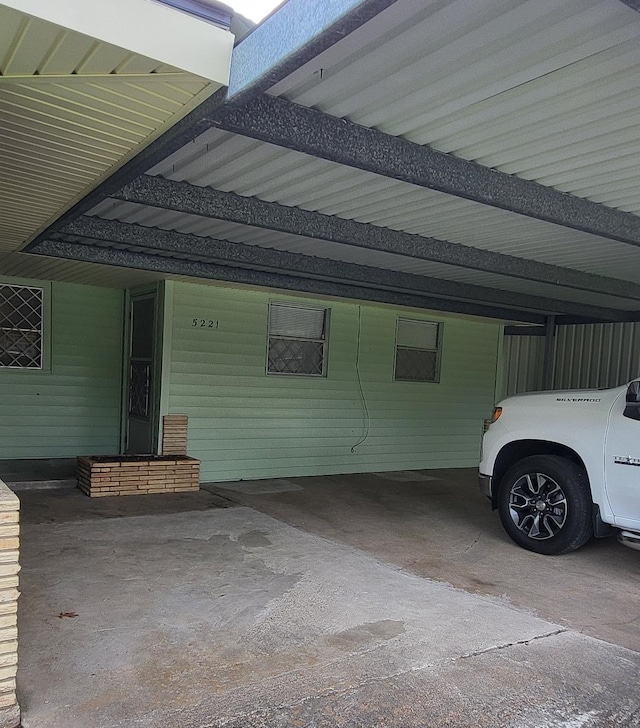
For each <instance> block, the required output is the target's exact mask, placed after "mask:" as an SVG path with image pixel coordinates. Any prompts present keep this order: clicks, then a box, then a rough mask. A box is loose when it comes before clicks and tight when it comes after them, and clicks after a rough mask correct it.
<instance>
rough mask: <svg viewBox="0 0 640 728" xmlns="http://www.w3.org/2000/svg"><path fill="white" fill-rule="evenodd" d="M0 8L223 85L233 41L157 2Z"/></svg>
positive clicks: (24, 2)
mask: <svg viewBox="0 0 640 728" xmlns="http://www.w3.org/2000/svg"><path fill="white" fill-rule="evenodd" d="M0 5H4V6H5V7H7V8H13V9H14V10H17V11H19V12H20V13H22V14H24V15H25V16H29V17H31V18H34V19H38V20H43V21H46V22H47V23H52V24H53V25H56V26H58V27H59V28H64V29H66V30H69V31H73V32H74V33H79V34H81V35H83V36H86V37H87V38H93V39H95V40H97V41H101V42H103V43H108V44H109V45H112V46H116V47H118V48H122V49H123V50H126V51H129V52H130V53H135V54H136V55H140V56H145V57H146V58H150V59H153V60H155V61H158V63H159V64H164V65H168V66H174V67H175V68H179V69H180V70H181V71H184V72H186V73H189V74H192V75H194V76H199V77H200V78H203V79H206V80H207V81H210V82H212V83H214V84H216V85H217V87H218V88H219V87H220V86H226V85H227V84H228V83H229V67H230V58H231V49H232V47H233V36H232V35H231V34H230V33H229V32H228V25H227V27H226V28H223V27H220V26H219V25H216V24H214V23H210V22H203V21H202V20H201V19H198V18H197V17H194V16H193V15H191V14H189V13H186V12H181V11H180V10H178V9H176V8H173V7H169V6H167V5H164V4H162V3H161V2H158V1H157V0H109V2H104V0H48V1H47V2H42V0H2V3H0Z"/></svg>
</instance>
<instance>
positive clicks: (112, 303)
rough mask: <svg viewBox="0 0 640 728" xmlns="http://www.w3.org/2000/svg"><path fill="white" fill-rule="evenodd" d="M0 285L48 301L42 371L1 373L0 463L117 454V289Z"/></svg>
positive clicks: (120, 302) (119, 373) (119, 324)
mask: <svg viewBox="0 0 640 728" xmlns="http://www.w3.org/2000/svg"><path fill="white" fill-rule="evenodd" d="M2 280H3V282H7V283H25V284H28V285H34V286H42V287H44V288H45V290H48V291H50V296H48V299H49V300H48V301H47V299H46V298H45V311H44V314H45V319H48V322H47V325H46V326H45V339H44V346H45V367H44V368H43V370H41V371H40V370H21V369H9V368H0V401H1V402H2V418H1V419H0V458H10V459H18V458H70V457H75V456H76V455H82V454H85V455H97V454H107V453H113V452H115V453H117V452H119V449H120V411H121V398H122V394H121V381H122V348H123V347H122V340H123V338H122V330H123V301H124V293H123V291H121V290H114V289H108V288H96V287H92V286H81V285H75V284H69V283H56V282H53V283H47V282H42V281H22V280H20V281H17V280H13V279H9V278H2Z"/></svg>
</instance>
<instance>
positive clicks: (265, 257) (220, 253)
mask: <svg viewBox="0 0 640 728" xmlns="http://www.w3.org/2000/svg"><path fill="white" fill-rule="evenodd" d="M60 233H61V234H62V235H65V236H66V235H68V236H73V237H75V236H78V237H82V238H89V239H91V240H101V241H107V242H111V243H116V244H118V245H124V246H127V247H129V248H133V247H135V248H140V249H142V251H143V252H144V251H154V252H156V253H158V252H160V253H172V254H177V255H182V256H189V257H193V256H195V257H197V258H199V259H201V260H206V261H208V262H213V263H222V264H232V265H240V266H244V267H250V268H252V269H256V268H257V269H260V270H272V271H274V272H280V273H286V274H289V273H291V274H296V275H304V276H310V277H313V278H321V279H325V280H331V281H338V282H341V283H349V284H353V285H364V286H367V287H371V288H380V289H385V290H390V291H400V292H404V293H411V294H417V295H429V296H443V297H446V298H455V299H458V300H461V299H462V300H468V301H474V302H475V303H484V304H490V305H494V306H495V305H498V306H507V307H510V308H513V309H515V310H516V312H517V313H518V316H519V317H520V318H522V317H524V316H526V314H524V313H522V312H523V311H525V310H526V311H531V310H533V311H534V312H544V313H547V314H549V313H563V314H568V315H573V316H577V315H580V316H587V317H593V319H594V320H600V321H611V320H615V319H616V318H617V316H618V315H619V312H617V311H613V310H611V309H606V308H601V307H599V306H588V305H583V304H580V303H572V302H568V301H559V300H556V299H549V298H543V297H542V296H533V295H526V294H520V293H514V292H512V291H505V290H501V289H495V288H487V287H484V286H476V285H470V284H466V283H458V282H456V281H448V280H442V279H439V278H429V277H427V276H421V275H413V274H410V273H402V272H400V271H394V270H388V269H382V268H374V267H370V266H364V265H358V264H355V263H346V262H343V261H339V260H331V259H328V258H316V257H313V256H309V255H302V254H300V253H291V252H288V251H281V250H275V249H273V248H262V247H260V246H257V245H246V244H244V243H234V242H229V241H227V240H218V239H215V238H209V237H202V236H198V235H189V234H186V233H179V232H176V231H174V230H160V229H158V228H150V227H144V226H142V225H133V224H129V223H123V222H119V221H117V220H103V219H101V218H97V217H83V218H80V219H78V220H75V221H74V222H72V223H71V224H69V225H67V226H66V227H65V228H64V229H62V230H61V231H60Z"/></svg>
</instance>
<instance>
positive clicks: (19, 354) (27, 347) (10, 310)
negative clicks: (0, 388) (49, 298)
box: [0, 283, 43, 369]
mask: <svg viewBox="0 0 640 728" xmlns="http://www.w3.org/2000/svg"><path fill="white" fill-rule="evenodd" d="M42 303H43V290H42V288H32V287H31V286H16V285H10V284H8V283H0V367H11V368H14V369H42V319H43V312H42Z"/></svg>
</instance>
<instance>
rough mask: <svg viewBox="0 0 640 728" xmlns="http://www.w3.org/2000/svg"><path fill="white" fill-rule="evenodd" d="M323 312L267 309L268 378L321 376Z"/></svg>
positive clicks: (274, 305)
mask: <svg viewBox="0 0 640 728" xmlns="http://www.w3.org/2000/svg"><path fill="white" fill-rule="evenodd" d="M326 330H327V309H324V308H308V307H304V306H295V305H291V304H285V303H272V304H270V305H269V354H268V360H267V372H268V373H269V374H302V375H306V376H316V377H322V376H324V374H325V343H326Z"/></svg>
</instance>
